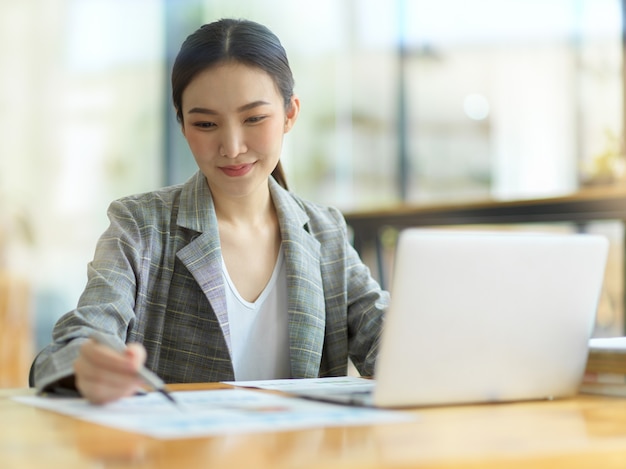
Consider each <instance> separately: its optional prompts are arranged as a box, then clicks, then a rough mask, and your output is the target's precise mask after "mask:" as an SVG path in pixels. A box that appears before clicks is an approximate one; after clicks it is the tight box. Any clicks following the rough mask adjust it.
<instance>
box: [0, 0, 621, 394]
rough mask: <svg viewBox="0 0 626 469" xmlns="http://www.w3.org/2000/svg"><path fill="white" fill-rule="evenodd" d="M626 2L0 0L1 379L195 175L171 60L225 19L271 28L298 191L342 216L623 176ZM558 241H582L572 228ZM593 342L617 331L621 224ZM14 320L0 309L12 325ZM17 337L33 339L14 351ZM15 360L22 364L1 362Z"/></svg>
mask: <svg viewBox="0 0 626 469" xmlns="http://www.w3.org/2000/svg"><path fill="white" fill-rule="evenodd" d="M623 9H624V7H623V5H622V1H620V0H388V1H374V0H317V1H315V2H311V1H307V0H204V1H201V0H20V1H14V0H0V376H2V373H1V372H2V369H3V367H4V368H5V370H6V369H7V367H9V366H15V367H16V368H17V369H18V372H17V373H18V375H19V376H18V377H17V378H12V379H13V381H10V380H9V381H5V382H4V383H3V382H2V378H0V386H2V385H3V384H4V385H22V386H23V385H25V383H26V382H25V381H24V380H25V378H24V376H25V375H24V373H23V370H24V368H26V372H27V368H28V366H29V365H30V361H31V360H32V358H33V356H34V353H35V352H36V351H37V350H39V349H40V348H41V347H43V346H44V345H45V344H47V343H48V342H49V340H50V331H51V328H52V325H53V324H54V322H55V321H56V320H57V319H58V317H60V316H61V315H62V314H64V313H65V312H67V311H69V310H70V309H72V308H73V307H74V306H75V304H76V302H77V300H78V297H79V295H80V293H81V291H82V289H83V287H84V285H85V280H86V265H87V262H89V261H90V260H91V258H92V255H93V250H94V247H95V244H96V241H97V238H98V236H99V235H100V234H101V233H102V231H103V230H104V229H105V228H106V226H107V224H108V220H107V218H106V208H107V206H108V204H109V203H110V202H111V201H112V200H113V199H115V198H118V197H122V196H124V195H128V194H133V193H138V192H144V191H149V190H153V189H156V188H158V187H161V186H164V185H169V184H175V183H179V182H183V181H184V180H186V179H187V178H188V177H189V176H190V175H191V174H192V173H193V172H194V171H195V170H196V166H195V163H194V161H193V158H192V157H191V154H190V153H189V150H188V148H187V147H186V143H185V142H184V140H183V139H182V136H181V135H180V130H179V128H178V126H177V124H176V122H175V116H174V112H173V110H172V106H171V100H170V96H169V92H170V89H169V73H170V68H171V63H172V61H173V59H174V56H175V55H176V53H177V51H178V48H179V46H180V44H181V42H182V41H183V40H184V38H185V37H186V36H187V35H188V34H190V33H191V32H193V31H194V30H195V29H197V28H198V27H199V26H200V25H201V24H203V23H206V22H210V21H213V20H216V19H219V18H221V17H244V18H248V19H252V20H255V21H258V22H261V23H264V24H266V25H267V26H268V27H270V29H272V30H273V31H274V32H275V33H276V34H277V35H278V36H279V37H280V38H281V41H282V43H283V45H284V46H285V48H286V50H287V53H288V55H289V58H290V61H291V65H292V69H293V72H294V75H295V79H296V92H297V94H298V95H299V96H300V98H301V101H302V111H301V114H300V118H299V120H298V124H297V126H296V127H295V129H294V130H293V131H292V132H291V133H290V134H288V135H287V138H286V142H285V151H284V155H283V163H284V166H285V169H286V172H287V176H288V180H289V183H290V187H291V189H293V190H294V191H295V192H297V193H298V194H300V195H302V196H303V197H305V198H308V199H310V200H314V201H317V202H321V203H327V204H331V205H334V206H337V207H339V208H340V209H342V210H344V211H354V210H367V209H371V208H378V207H388V206H393V205H397V204H399V203H410V204H432V203H457V202H459V203H461V202H467V201H472V200H476V201H480V200H511V199H519V198H536V197H549V196H555V195H562V194H570V193H573V192H576V191H577V190H579V189H580V188H581V187H584V186H587V185H598V184H621V182H622V180H623V178H624V169H625V164H624V161H625V159H624V151H623V129H624V121H623V111H624V77H623V67H624V61H623V40H622V38H623V34H624V33H623V21H622V18H623ZM556 229H569V228H568V227H565V228H564V227H563V226H559V227H557V228H556ZM590 229H591V230H592V231H597V232H601V233H604V234H606V235H607V236H609V238H610V239H611V240H612V243H613V246H612V259H615V260H613V261H612V262H611V263H610V265H609V266H608V267H607V282H606V283H607V287H606V290H607V291H606V292H605V294H603V299H602V302H601V310H600V312H599V315H598V324H597V328H596V332H595V333H596V334H597V335H621V334H622V332H623V320H622V316H623V313H622V310H623V306H622V295H623V293H622V288H621V285H622V284H623V272H622V265H623V261H622V251H623V249H622V244H623V228H622V224H621V223H619V222H615V221H606V222H600V223H597V224H596V225H595V226H593V227H591V228H590ZM3 315H4V317H3ZM17 337H19V339H16V338H17ZM2 357H9V358H7V359H5V360H6V361H5V362H4V364H3V362H2Z"/></svg>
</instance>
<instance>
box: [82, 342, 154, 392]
mask: <svg viewBox="0 0 626 469" xmlns="http://www.w3.org/2000/svg"><path fill="white" fill-rule="evenodd" d="M145 357H146V352H145V349H144V348H143V346H142V345H140V344H133V345H132V347H130V348H127V349H126V351H125V352H124V353H123V354H121V353H118V352H116V351H115V350H112V349H111V348H110V347H107V346H106V345H103V344H99V343H97V342H96V341H94V340H92V339H89V340H87V341H86V342H85V343H84V344H83V345H82V346H81V349H80V354H79V357H78V359H77V360H76V361H75V363H74V372H75V376H76V387H77V388H78V390H79V391H80V393H81V394H82V395H83V396H84V397H85V398H87V399H88V400H89V401H90V402H92V403H94V404H104V403H107V402H111V401H114V400H117V399H120V398H122V397H126V396H130V395H133V394H134V393H135V392H137V390H138V389H140V388H141V386H142V381H141V379H140V378H139V376H138V374H137V372H138V370H139V368H140V367H141V366H142V365H143V363H144V362H145Z"/></svg>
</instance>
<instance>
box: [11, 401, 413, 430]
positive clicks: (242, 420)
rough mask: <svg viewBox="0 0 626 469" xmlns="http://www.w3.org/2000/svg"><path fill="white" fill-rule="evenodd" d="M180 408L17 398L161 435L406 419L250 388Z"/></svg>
mask: <svg viewBox="0 0 626 469" xmlns="http://www.w3.org/2000/svg"><path fill="white" fill-rule="evenodd" d="M172 394H173V396H174V397H175V398H176V400H177V402H179V403H180V405H181V408H182V410H181V409H177V408H176V407H174V406H173V405H172V404H171V402H169V401H167V400H166V399H165V397H163V396H162V395H161V394H159V393H149V394H146V395H143V396H133V397H129V398H124V399H121V400H119V401H116V402H114V403H111V404H107V405H103V406H97V405H92V404H89V403H88V402H87V401H86V400H84V399H80V398H58V397H39V396H18V397H15V398H13V399H14V400H15V401H17V402H20V403H23V404H27V405H32V406H35V407H40V408H44V409H48V410H51V411H54V412H59V413H62V414H66V415H71V416H73V417H75V418H78V419H81V420H86V421H89V422H93V423H97V424H100V425H105V426H109V427H113V428H116V429H119V430H125V431H129V432H134V433H140V434H144V435H148V436H151V437H154V438H161V439H176V438H191V437H199V436H212V435H222V434H232V433H246V432H275V431H287V430H299V429H306V428H313V427H328V426H352V425H373V424H383V423H397V422H408V421H412V420H415V418H416V416H415V415H414V414H411V413H407V412H400V411H383V410H377V409H366V408H355V407H344V406H337V405H332V404H323V403H319V402H313V401H306V400H302V399H297V398H291V397H284V396H280V395H275V394H271V393H265V392H259V391H252V390H248V389H219V390H213V391H182V392H174V393H172Z"/></svg>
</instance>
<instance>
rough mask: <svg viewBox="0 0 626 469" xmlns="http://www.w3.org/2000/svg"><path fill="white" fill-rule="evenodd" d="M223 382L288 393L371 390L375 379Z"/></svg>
mask: <svg viewBox="0 0 626 469" xmlns="http://www.w3.org/2000/svg"><path fill="white" fill-rule="evenodd" d="M224 383H225V384H230V385H233V386H239V387H243V388H256V389H272V390H275V391H283V392H290V393H295V394H298V393H301V392H304V393H309V392H311V391H315V392H318V391H319V392H333V391H338V390H345V391H355V392H360V391H371V390H373V389H374V385H375V384H376V381H374V380H373V379H367V378H358V377H355V376H337V377H332V378H304V379H269V380H259V381H224Z"/></svg>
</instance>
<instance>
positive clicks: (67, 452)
mask: <svg viewBox="0 0 626 469" xmlns="http://www.w3.org/2000/svg"><path fill="white" fill-rule="evenodd" d="M218 387H226V386H224V385H218V384H212V385H211V384H209V385H186V386H178V387H177V388H178V389H207V388H208V389H210V388H218ZM28 392H32V391H27V390H5V391H0V421H1V422H2V425H0V467H2V468H10V469H26V468H28V469H38V468H42V469H50V468H63V469H74V468H76V469H78V468H80V469H85V468H105V469H127V468H150V469H160V468H175V469H178V468H201V467H207V468H211V469H220V468H227V469H239V468H255V469H256V468H259V469H264V468H268V469H269V468H271V469H287V468H289V469H299V468H302V469H315V468H320V469H321V468H324V469H356V468H359V469H373V468H385V469H392V468H411V467H420V468H482V469H490V468H498V469H502V468H507V469H508V468H514V469H515V468H522V467H524V468H526V467H532V468H533V469H542V468H550V469H555V468H567V469H572V468H594V469H596V468H603V469H610V468H620V469H621V468H624V467H625V466H626V400H625V399H619V398H609V397H595V396H583V395H581V396H578V397H576V398H572V399H564V400H557V401H553V402H547V401H542V402H524V403H515V404H495V405H473V406H453V407H436V408H427V409H418V410H413V411H412V412H415V413H416V414H417V415H419V417H420V418H419V419H418V420H417V421H415V422H412V423H403V424H396V425H380V426H365V427H345V428H342V427H338V428H317V429H310V430H303V431H292V432H277V433H259V434H246V435H230V436H223V437H210V438H195V439H187V440H167V441H163V440H154V439H151V438H149V437H145V436H141V435H135V434H130V433H125V432H121V431H117V430H113V429H110V428H106V427H100V426H97V425H94V424H90V423H86V422H82V421H79V420H75V419H73V418H71V417H67V416H62V415H58V414H55V413H52V412H49V411H45V410H41V409H35V408H32V407H28V406H25V405H22V404H18V403H15V402H13V401H11V400H10V399H9V398H10V396H13V395H17V394H20V393H21V394H24V393H28Z"/></svg>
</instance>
